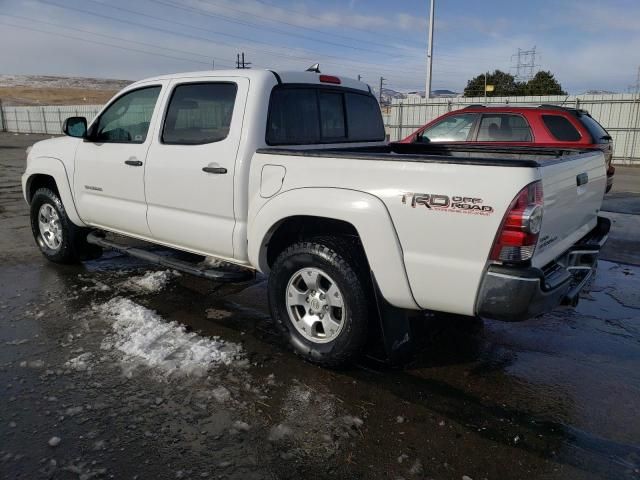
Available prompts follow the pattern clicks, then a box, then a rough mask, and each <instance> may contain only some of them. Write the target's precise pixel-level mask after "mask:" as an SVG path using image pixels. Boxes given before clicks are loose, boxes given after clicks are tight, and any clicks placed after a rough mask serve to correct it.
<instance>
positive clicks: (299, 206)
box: [248, 188, 419, 309]
mask: <svg viewBox="0 0 640 480" xmlns="http://www.w3.org/2000/svg"><path fill="white" fill-rule="evenodd" d="M322 198H327V199H329V200H330V201H328V202H321V201H320V202H319V201H318V199H322ZM305 232H312V233H319V234H320V233H321V234H322V235H332V234H338V235H352V236H357V237H358V238H359V240H360V243H361V244H362V248H363V250H364V254H365V256H366V259H367V261H368V263H369V267H370V268H371V271H372V272H373V274H374V276H375V278H376V281H377V283H378V285H379V287H380V291H381V293H382V295H383V296H384V298H385V299H386V300H387V301H388V302H389V303H391V304H392V305H394V306H397V307H400V308H411V309H418V308H419V307H418V306H417V304H416V302H415V300H414V298H413V294H412V293H411V288H410V286H409V280H408V277H407V274H406V271H405V267H404V260H403V254H402V247H401V245H400V242H399V239H398V236H397V233H396V231H395V227H394V226H393V222H392V220H391V217H390V215H389V212H388V210H387V208H386V206H385V205H384V203H383V202H382V201H381V200H380V199H379V198H377V197H375V196H374V195H371V194H369V193H366V192H360V191H355V190H347V189H339V188H301V189H294V190H289V191H287V192H283V193H281V194H279V195H277V196H275V197H273V198H272V199H270V200H269V201H268V202H267V203H265V204H264V205H263V206H262V207H261V208H260V209H259V210H258V211H257V212H256V213H255V214H254V215H253V216H251V218H250V222H249V225H248V239H249V241H248V254H249V260H250V262H251V263H252V264H253V265H254V266H256V267H257V268H258V270H260V271H261V272H263V273H268V272H269V271H270V266H271V264H272V263H273V260H275V257H276V256H277V254H278V253H280V252H281V251H282V250H283V249H284V248H286V246H288V245H290V244H292V243H295V242H296V241H298V240H299V239H300V234H301V233H303V234H304V233H305Z"/></svg>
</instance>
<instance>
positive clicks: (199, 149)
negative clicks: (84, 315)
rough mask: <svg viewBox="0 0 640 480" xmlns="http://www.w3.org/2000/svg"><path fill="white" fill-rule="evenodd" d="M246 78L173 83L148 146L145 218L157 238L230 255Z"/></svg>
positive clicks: (193, 249)
mask: <svg viewBox="0 0 640 480" xmlns="http://www.w3.org/2000/svg"><path fill="white" fill-rule="evenodd" d="M248 88H249V80H248V79H246V78H237V77H228V78H225V77H216V79H215V81H206V82H202V81H197V82H195V81H188V80H179V81H178V80H176V81H173V82H172V84H171V85H170V87H169V93H168V101H167V102H166V103H167V107H166V109H165V112H164V115H163V119H162V122H161V125H160V128H159V134H158V135H156V137H155V138H154V140H153V142H152V144H151V147H150V149H149V155H148V162H147V167H146V172H145V187H146V196H147V205H148V211H147V220H148V222H149V227H150V229H151V234H152V236H153V238H154V239H155V240H157V241H158V242H160V243H164V244H169V245H176V246H179V247H180V248H183V249H186V250H191V251H194V252H199V253H203V254H210V255H215V256H219V257H225V258H230V259H231V258H233V257H234V252H233V230H234V226H235V215H234V204H233V177H234V172H235V162H236V155H237V152H238V147H239V145H240V137H241V133H242V122H243V117H244V107H245V102H246V98H247V92H248Z"/></svg>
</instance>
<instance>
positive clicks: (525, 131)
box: [477, 114, 533, 142]
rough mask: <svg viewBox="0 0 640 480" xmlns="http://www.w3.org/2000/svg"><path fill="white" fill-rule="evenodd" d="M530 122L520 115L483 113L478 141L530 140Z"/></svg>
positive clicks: (531, 138) (531, 137)
mask: <svg viewBox="0 0 640 480" xmlns="http://www.w3.org/2000/svg"><path fill="white" fill-rule="evenodd" d="M532 140H533V135H532V134H531V128H530V127H529V124H528V123H527V121H526V120H525V119H524V117H522V116H520V115H510V114H491V115H483V116H482V120H481V121H480V128H479V129H478V138H477V141H478V142H530V141H532Z"/></svg>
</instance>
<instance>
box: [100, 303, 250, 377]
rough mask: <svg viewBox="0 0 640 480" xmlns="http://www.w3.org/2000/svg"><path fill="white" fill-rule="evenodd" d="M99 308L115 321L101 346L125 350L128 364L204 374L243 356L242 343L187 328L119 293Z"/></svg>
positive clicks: (126, 364) (123, 351)
mask: <svg viewBox="0 0 640 480" xmlns="http://www.w3.org/2000/svg"><path fill="white" fill-rule="evenodd" d="M96 309H97V310H98V312H99V313H100V314H102V315H104V316H105V317H106V318H107V319H110V320H112V321H113V323H112V324H111V327H112V330H113V333H112V334H110V335H108V336H107V337H106V338H105V339H104V340H103V341H102V345H101V348H102V349H103V350H117V351H119V352H121V353H123V354H124V358H123V359H122V362H123V363H124V364H125V366H126V367H127V368H130V367H133V368H135V366H137V364H140V365H143V366H148V367H151V368H155V369H158V370H160V371H161V372H162V373H163V374H164V375H166V376H170V375H193V376H201V375H204V374H205V373H206V372H207V371H208V370H209V369H210V368H212V367H213V366H216V365H231V364H232V363H234V362H236V361H241V360H242V348H241V347H240V345H237V344H235V343H231V342H225V341H224V340H221V339H220V338H218V337H213V338H205V337H201V336H200V335H198V334H197V333H194V332H187V331H186V329H185V327H184V326H182V325H180V324H178V323H177V322H167V321H165V320H164V319H163V318H162V317H161V316H159V315H158V314H157V313H156V312H154V311H152V310H149V309H148V308H145V307H143V306H142V305H139V304H137V303H135V302H133V301H131V300H129V299H126V298H120V297H117V298H114V299H112V300H110V301H108V302H107V303H105V304H102V305H100V306H98V307H96Z"/></svg>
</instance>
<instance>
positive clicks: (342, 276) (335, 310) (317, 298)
mask: <svg viewBox="0 0 640 480" xmlns="http://www.w3.org/2000/svg"><path fill="white" fill-rule="evenodd" d="M363 257H364V256H363V255H362V253H361V251H360V249H359V248H358V246H357V245H355V244H354V242H353V241H351V240H349V239H343V238H332V237H319V238H316V239H313V240H311V241H309V242H300V243H296V244H294V245H292V246H290V247H289V248H287V249H286V250H285V251H284V252H282V253H281V254H280V255H279V256H278V258H277V259H276V261H275V262H274V265H273V268H272V270H271V275H270V277H269V307H270V309H271V315H272V317H273V319H274V321H275V322H276V323H277V325H278V326H279V327H280V329H281V330H282V332H283V333H284V334H285V336H286V337H287V339H288V340H289V342H290V344H291V345H292V347H293V348H294V350H295V352H296V353H297V354H298V355H301V356H302V357H304V358H306V359H307V360H309V361H312V362H314V363H318V364H320V365H323V366H329V367H337V366H341V365H344V364H347V363H349V362H350V361H352V360H353V359H354V358H356V357H357V355H358V354H359V353H360V351H361V349H362V347H363V346H364V343H365V341H366V338H367V326H368V321H369V308H370V307H369V303H370V300H369V296H368V295H367V292H369V290H370V288H369V283H370V282H369V281H368V277H367V275H368V270H367V269H366V268H365V264H366V261H365V260H364V258H363Z"/></svg>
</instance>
